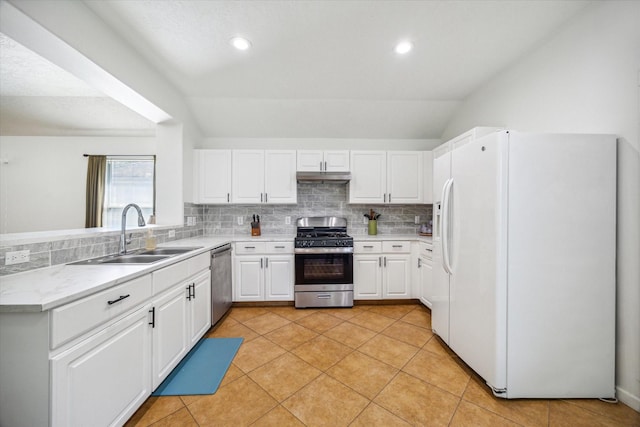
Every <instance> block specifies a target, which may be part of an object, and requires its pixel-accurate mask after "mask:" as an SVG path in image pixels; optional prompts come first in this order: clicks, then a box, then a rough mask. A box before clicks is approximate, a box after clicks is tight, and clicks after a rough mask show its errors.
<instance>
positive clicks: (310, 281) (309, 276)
mask: <svg viewBox="0 0 640 427" xmlns="http://www.w3.org/2000/svg"><path fill="white" fill-rule="evenodd" d="M295 257H296V263H295V267H296V285H325V284H336V285H340V284H353V254H352V253H314V254H296V255H295Z"/></svg>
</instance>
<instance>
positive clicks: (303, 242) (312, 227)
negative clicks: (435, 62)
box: [295, 217, 353, 248]
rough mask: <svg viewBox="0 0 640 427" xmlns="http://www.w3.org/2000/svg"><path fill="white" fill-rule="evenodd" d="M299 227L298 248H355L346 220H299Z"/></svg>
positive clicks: (307, 218) (322, 218)
mask: <svg viewBox="0 0 640 427" xmlns="http://www.w3.org/2000/svg"><path fill="white" fill-rule="evenodd" d="M297 225H298V228H297V237H296V238H295V247H296V248H353V237H351V236H349V235H348V234H347V220H346V218H337V217H306V218H298V221H297Z"/></svg>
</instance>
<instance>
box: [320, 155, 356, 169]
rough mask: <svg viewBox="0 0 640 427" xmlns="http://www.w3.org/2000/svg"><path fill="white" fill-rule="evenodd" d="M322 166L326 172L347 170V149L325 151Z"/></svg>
mask: <svg viewBox="0 0 640 427" xmlns="http://www.w3.org/2000/svg"><path fill="white" fill-rule="evenodd" d="M323 166H324V169H323V170H324V171H326V172H349V168H350V165H349V150H331V151H325V152H324V165H323Z"/></svg>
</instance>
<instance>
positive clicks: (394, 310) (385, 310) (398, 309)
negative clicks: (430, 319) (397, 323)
mask: <svg viewBox="0 0 640 427" xmlns="http://www.w3.org/2000/svg"><path fill="white" fill-rule="evenodd" d="M416 307H417V306H416V305H409V304H406V305H374V306H372V307H371V308H370V309H369V311H370V312H371V313H376V314H381V315H383V316H387V317H391V318H392V319H396V320H398V319H400V318H402V317H404V316H406V315H407V314H408V313H409V312H410V311H413V310H414V309H415V308H416Z"/></svg>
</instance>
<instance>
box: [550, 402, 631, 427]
mask: <svg viewBox="0 0 640 427" xmlns="http://www.w3.org/2000/svg"><path fill="white" fill-rule="evenodd" d="M632 425H633V424H627V423H623V422H620V421H616V420H614V419H612V418H608V417H604V416H602V415H599V414H596V413H595V412H591V411H589V410H587V409H584V408H581V407H580V406H577V405H573V404H571V403H569V402H565V401H562V400H551V401H549V426H550V427H576V426H585V427H623V426H624V427H628V426H632Z"/></svg>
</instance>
